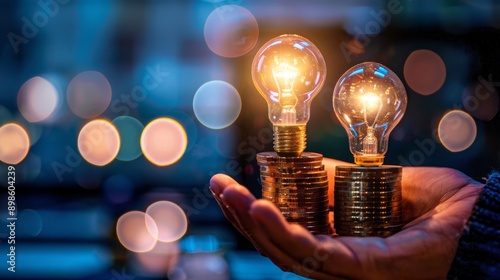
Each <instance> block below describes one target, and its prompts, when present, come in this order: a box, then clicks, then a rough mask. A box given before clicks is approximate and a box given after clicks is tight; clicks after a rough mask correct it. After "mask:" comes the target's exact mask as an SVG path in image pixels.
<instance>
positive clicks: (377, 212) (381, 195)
mask: <svg viewBox="0 0 500 280" xmlns="http://www.w3.org/2000/svg"><path fill="white" fill-rule="evenodd" d="M401 178H402V168H401V167H400V166H380V167H360V166H337V167H336V169H335V191H334V227H335V231H336V234H338V235H345V236H380V237H387V236H390V235H392V234H394V233H396V232H398V231H399V230H401V228H402V220H403V215H402V195H401Z"/></svg>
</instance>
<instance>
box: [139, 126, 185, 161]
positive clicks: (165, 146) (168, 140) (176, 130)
mask: <svg viewBox="0 0 500 280" xmlns="http://www.w3.org/2000/svg"><path fill="white" fill-rule="evenodd" d="M187 142H188V140H187V135H186V131H185V130H184V128H183V127H182V125H181V124H179V123H178V122H177V121H175V120H173V119H170V118H159V119H156V120H153V121H151V122H150V123H149V124H148V125H146V127H145V128H144V131H143V132H142V135H141V148H142V152H143V154H144V156H145V157H146V158H147V159H148V160H149V161H150V162H151V163H153V164H155V165H158V166H167V165H171V164H174V163H176V162H177V161H178V160H179V159H180V158H181V157H182V156H183V155H184V152H185V151H186V147H187Z"/></svg>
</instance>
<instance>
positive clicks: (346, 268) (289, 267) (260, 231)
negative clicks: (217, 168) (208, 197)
mask: <svg viewBox="0 0 500 280" xmlns="http://www.w3.org/2000/svg"><path fill="white" fill-rule="evenodd" d="M324 163H325V166H326V168H327V170H328V174H329V176H330V180H329V181H330V194H333V188H334V186H333V174H334V169H335V166H336V165H339V164H345V163H344V162H340V161H337V160H332V159H325V161H324ZM210 183H211V184H210V185H211V186H210V189H211V190H212V192H213V194H214V197H215V198H216V200H217V202H218V203H219V204H220V206H221V209H222V211H223V212H224V214H225V215H226V217H227V218H228V219H229V220H230V221H231V222H232V223H233V225H234V226H235V227H236V228H237V229H238V230H239V231H240V232H241V233H242V234H243V235H245V236H246V237H247V238H248V239H249V240H250V241H251V242H252V244H253V245H254V246H255V248H256V249H257V250H258V251H259V252H260V253H261V254H262V255H265V256H267V257H269V258H270V259H271V260H272V261H273V262H274V263H275V264H276V265H278V266H279V267H280V268H281V269H283V270H284V271H291V272H294V273H297V274H300V275H302V276H305V277H310V278H315V279H337V278H338V279H346V278H347V279H442V278H445V277H446V274H447V272H448V270H449V267H450V265H451V262H452V260H453V257H454V255H455V251H456V248H457V245H458V240H459V237H460V234H461V232H462V230H463V228H464V225H465V222H466V220H467V218H468V217H469V216H470V214H471V212H472V207H473V205H474V203H475V201H476V199H477V197H478V195H479V192H480V191H481V189H482V186H483V185H482V184H479V183H477V182H475V181H473V180H472V179H471V178H469V177H468V176H466V175H464V174H463V173H461V172H459V171H457V170H454V169H449V168H434V167H404V168H403V182H402V191H403V193H402V194H403V220H404V224H405V226H404V227H403V230H402V231H400V232H399V233H397V234H394V235H392V236H390V237H388V238H379V237H330V236H321V235H317V236H313V235H311V234H310V233H309V232H308V231H307V230H306V229H304V228H303V227H301V226H299V225H296V224H289V223H288V222H287V221H286V219H285V218H284V217H283V215H282V214H281V213H280V211H279V210H278V208H277V207H276V206H275V205H274V204H273V203H271V202H270V201H267V200H263V199H256V198H255V197H254V196H253V195H252V194H251V193H250V192H249V191H248V189H246V188H245V187H244V186H241V185H239V184H238V183H237V182H236V181H234V180H233V179H232V178H230V177H228V176H226V175H222V174H218V175H215V176H214V177H213V178H212V179H211V182H210ZM331 198H332V196H331V197H330V201H333V200H332V199H331Z"/></svg>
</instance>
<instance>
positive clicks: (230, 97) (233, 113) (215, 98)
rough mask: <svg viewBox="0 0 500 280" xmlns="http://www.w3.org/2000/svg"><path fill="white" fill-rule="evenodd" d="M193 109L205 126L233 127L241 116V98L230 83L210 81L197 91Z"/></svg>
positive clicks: (216, 127) (214, 127)
mask: <svg viewBox="0 0 500 280" xmlns="http://www.w3.org/2000/svg"><path fill="white" fill-rule="evenodd" d="M193 109H194V114H195V115H196V118H197V119H198V121H200V123H202V124H203V125H204V126H206V127H208V128H211V129H221V128H225V127H227V126H229V125H231V124H232V123H233V122H234V121H235V120H236V119H237V118H238V116H239V115H240V112H241V98H240V95H239V93H238V91H237V90H236V89H235V88H234V87H233V86H232V85H230V84H229V83H226V82H224V81H210V82H207V83H205V84H203V85H202V86H201V87H200V88H199V89H198V90H197V91H196V93H195V95H194V98H193Z"/></svg>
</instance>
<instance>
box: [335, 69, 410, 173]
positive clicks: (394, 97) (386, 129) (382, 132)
mask: <svg viewBox="0 0 500 280" xmlns="http://www.w3.org/2000/svg"><path fill="white" fill-rule="evenodd" d="M406 103H407V97H406V90H405V88H404V86H403V83H402V82H401V80H400V79H399V78H398V77H397V76H396V74H395V73H394V72H392V71H391V70H389V69H388V68H387V67H385V66H383V65H381V64H378V63H374V62H365V63H361V64H358V65H356V66H354V67H352V68H351V69H349V70H348V71H347V72H345V73H344V75H342V76H341V77H340V79H339V81H338V83H337V85H336V86H335V90H334V94H333V109H334V111H335V114H336V115H337V117H338V118H339V120H340V123H341V124H342V126H344V128H345V130H346V132H347V134H348V136H349V148H350V150H351V153H352V154H353V155H354V161H355V163H356V164H358V165H361V166H380V165H382V164H383V162H384V155H385V153H386V152H387V146H388V139H389V134H390V132H391V131H392V130H393V129H394V127H395V126H396V124H397V123H398V122H399V121H400V119H401V118H402V117H403V114H404V112H405V110H406Z"/></svg>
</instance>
